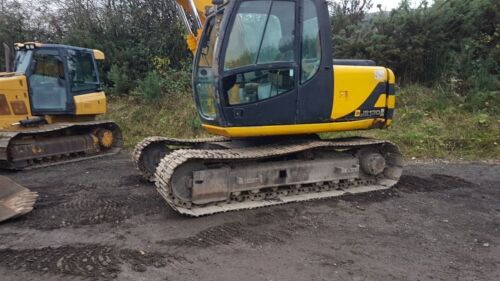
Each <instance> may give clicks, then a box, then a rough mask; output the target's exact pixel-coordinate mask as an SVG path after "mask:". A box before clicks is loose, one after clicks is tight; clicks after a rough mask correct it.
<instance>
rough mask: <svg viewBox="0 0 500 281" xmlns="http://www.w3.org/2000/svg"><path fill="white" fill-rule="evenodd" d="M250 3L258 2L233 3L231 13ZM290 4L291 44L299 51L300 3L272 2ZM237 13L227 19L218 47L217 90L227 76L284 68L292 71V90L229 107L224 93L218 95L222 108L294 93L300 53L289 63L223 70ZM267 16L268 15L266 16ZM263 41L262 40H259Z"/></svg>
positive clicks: (244, 0)
mask: <svg viewBox="0 0 500 281" xmlns="http://www.w3.org/2000/svg"><path fill="white" fill-rule="evenodd" d="M252 1H259V0H240V1H235V3H234V4H233V5H234V6H233V8H232V10H233V11H238V10H239V8H240V6H241V4H242V3H243V2H252ZM278 1H280V2H292V3H293V4H294V10H295V11H294V12H295V15H294V42H293V46H294V50H300V44H301V40H299V38H301V35H302V34H301V31H302V30H301V27H300V25H301V23H300V21H299V20H297V19H299V17H300V16H301V15H300V14H301V13H300V11H299V10H301V9H300V7H301V4H300V1H296V0H273V2H278ZM272 7H273V6H272V5H271V6H270V10H269V13H270V11H271V10H272ZM237 14H238V13H237V12H235V13H233V14H232V15H231V16H230V18H229V19H228V21H227V23H226V24H225V25H224V30H223V32H224V35H226V36H223V37H224V40H223V42H222V44H221V47H220V50H219V56H220V58H222V59H221V60H219V62H218V68H219V71H220V77H221V79H219V87H218V88H219V89H223V80H224V78H226V77H228V76H231V75H235V74H238V73H246V72H251V71H257V70H280V69H285V68H289V69H293V71H294V88H292V89H291V90H289V91H287V92H284V93H281V94H279V95H276V96H273V97H270V98H267V99H263V100H258V101H252V102H248V103H241V104H236V105H230V103H229V97H228V95H227V93H226V92H224V93H220V97H221V101H222V102H223V106H224V107H233V108H234V107H238V106H246V105H251V104H253V103H260V102H265V101H268V100H272V99H276V98H279V97H281V96H283V95H286V94H288V93H290V92H294V90H296V89H297V87H298V85H299V80H300V74H298V71H299V69H300V68H299V63H298V61H299V60H300V55H301V52H300V51H295V52H294V56H293V61H289V62H270V63H263V64H259V63H254V64H248V65H244V66H241V67H236V68H232V69H229V70H224V63H225V60H226V53H227V47H228V45H229V37H230V34H231V29H232V27H233V25H234V22H235V20H236V16H237ZM268 15H269V14H268ZM265 29H266V27H265V28H264V32H263V34H262V37H264V36H265ZM261 40H263V38H262V39H261ZM258 55H259V54H257V57H258Z"/></svg>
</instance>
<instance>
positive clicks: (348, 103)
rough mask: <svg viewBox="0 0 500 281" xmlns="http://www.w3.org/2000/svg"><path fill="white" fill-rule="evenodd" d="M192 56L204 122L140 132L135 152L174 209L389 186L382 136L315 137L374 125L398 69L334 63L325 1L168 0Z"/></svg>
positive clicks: (392, 179) (393, 162)
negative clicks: (184, 132) (178, 135)
mask: <svg viewBox="0 0 500 281" xmlns="http://www.w3.org/2000/svg"><path fill="white" fill-rule="evenodd" d="M177 10H178V12H179V16H180V18H181V19H182V20H183V22H184V23H185V26H186V28H187V30H188V35H187V45H188V48H189V49H190V50H191V51H192V52H193V54H194V63H193V73H192V85H193V90H194V95H193V96H194V100H195V102H196V107H197V110H198V115H199V117H200V119H201V122H202V126H203V128H204V129H205V130H206V131H208V132H209V133H211V134H215V135H218V136H219V137H214V138H208V139H192V140H189V139H175V138H168V137H161V136H156V137H149V138H146V139H144V140H143V141H142V142H140V143H139V144H137V146H136V148H135V150H134V152H133V158H134V160H135V163H136V165H137V167H138V169H139V170H140V172H141V173H142V174H143V176H144V177H145V178H146V179H148V180H151V181H154V182H155V183H156V187H157V190H158V191H159V193H160V194H161V195H162V196H163V198H164V199H165V200H166V202H167V203H168V204H169V205H170V206H171V207H172V208H173V209H174V210H176V211H178V212H179V213H182V214H186V215H189V216H201V215H208V214H214V213H218V212H226V211H233V210H241V209H251V208H257V207H265V206H271V205H276V204H283V203H289V202H298V201H305V200H313V199H321V198H328V197H334V196H339V195H342V194H346V193H362V192H369V191H374V190H381V189H387V188H390V187H391V186H393V185H394V184H396V183H397V181H398V180H399V178H400V176H401V173H402V169H403V159H402V156H401V153H400V152H399V149H398V148H397V146H395V145H394V144H392V143H391V142H388V141H385V140H377V139H370V138H361V137H351V138H336V139H323V138H321V137H320V136H319V135H318V134H319V133H325V132H345V131H353V130H367V129H383V128H387V127H389V126H390V125H391V123H392V120H393V113H394V108H395V82H396V80H395V76H394V74H393V72H392V71H391V70H390V69H388V68H386V67H382V66H376V65H375V63H374V62H373V61H369V60H334V59H333V58H332V41H331V30H330V18H329V14H328V6H327V2H326V1H325V0H256V1H255V0H213V1H212V2H210V1H209V0H177Z"/></svg>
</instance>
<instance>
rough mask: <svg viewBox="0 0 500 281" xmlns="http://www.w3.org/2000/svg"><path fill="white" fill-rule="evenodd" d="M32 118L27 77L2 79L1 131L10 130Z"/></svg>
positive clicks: (0, 95)
mask: <svg viewBox="0 0 500 281" xmlns="http://www.w3.org/2000/svg"><path fill="white" fill-rule="evenodd" d="M30 116H31V111H30V102H29V98H28V87H27V84H26V77H25V76H20V75H18V76H10V77H0V129H8V128H10V127H11V124H13V123H16V122H18V121H19V120H22V119H26V118H28V117H30Z"/></svg>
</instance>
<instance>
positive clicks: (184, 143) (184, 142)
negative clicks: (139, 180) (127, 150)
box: [132, 136, 229, 182]
mask: <svg viewBox="0 0 500 281" xmlns="http://www.w3.org/2000/svg"><path fill="white" fill-rule="evenodd" d="M228 140H229V139H228V138H225V137H211V138H199V139H178V138H167V137H161V136H153V137H148V138H145V139H143V140H142V141H141V142H139V143H138V144H137V145H136V146H135V148H134V150H133V151H132V159H133V162H134V164H135V167H136V168H137V169H138V170H139V172H140V173H141V175H142V177H143V178H145V179H146V180H148V181H150V182H154V172H152V171H149V170H148V169H147V168H146V167H145V164H144V161H143V159H142V158H143V157H144V151H145V149H146V148H147V147H149V146H151V145H153V144H162V145H164V146H170V147H171V146H177V147H184V148H186V147H188V148H189V147H193V146H194V145H200V144H204V143H209V142H224V141H228ZM172 150H175V149H172Z"/></svg>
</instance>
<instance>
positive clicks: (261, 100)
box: [193, 0, 333, 127]
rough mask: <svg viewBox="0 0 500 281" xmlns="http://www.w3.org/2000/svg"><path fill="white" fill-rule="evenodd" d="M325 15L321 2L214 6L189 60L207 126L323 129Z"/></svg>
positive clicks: (329, 82)
mask: <svg viewBox="0 0 500 281" xmlns="http://www.w3.org/2000/svg"><path fill="white" fill-rule="evenodd" d="M328 19H329V17H328V8H327V6H326V2H325V1H323V0H296V1H288V0H287V1H281V0H280V1H278V0H259V1H252V0H236V1H227V2H225V3H223V4H221V5H217V6H215V8H214V9H213V12H212V14H211V15H209V17H208V18H207V22H206V24H205V27H204V30H203V33H202V36H201V41H200V43H199V46H198V49H197V53H196V56H195V61H194V71H193V88H194V90H195V99H196V103H197V108H198V112H199V115H200V117H201V118H202V120H203V122H204V123H205V124H210V125H215V126H222V127H233V126H234V127H236V126H265V125H282V124H284V125H288V124H305V123H318V122H327V121H329V120H330V115H331V110H332V103H333V97H332V96H333V95H332V91H333V75H332V56H331V53H332V52H331V40H330V34H329V33H330V26H329V20H328Z"/></svg>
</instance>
